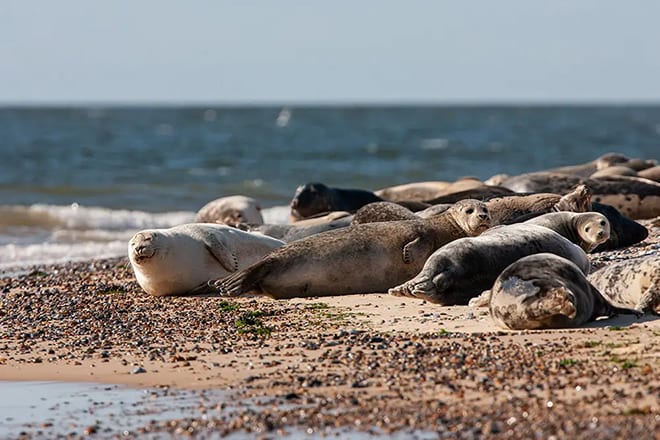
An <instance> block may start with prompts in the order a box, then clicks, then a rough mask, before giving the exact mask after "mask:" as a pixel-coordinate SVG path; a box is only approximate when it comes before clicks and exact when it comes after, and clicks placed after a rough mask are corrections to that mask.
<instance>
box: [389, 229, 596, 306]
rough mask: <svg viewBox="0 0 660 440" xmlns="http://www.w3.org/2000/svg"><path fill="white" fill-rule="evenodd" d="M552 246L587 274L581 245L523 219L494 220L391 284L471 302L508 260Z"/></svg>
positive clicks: (415, 294) (424, 295)
mask: <svg viewBox="0 0 660 440" xmlns="http://www.w3.org/2000/svg"><path fill="white" fill-rule="evenodd" d="M541 252H550V253H553V254H556V255H560V256H562V257H564V258H567V259H569V260H571V261H573V262H574V263H575V264H577V265H578V267H579V268H580V270H582V271H583V272H584V273H585V274H586V273H587V272H588V271H589V260H588V259H587V256H586V254H585V253H584V251H583V250H582V249H580V248H579V247H578V246H576V245H575V244H573V243H571V242H570V241H568V239H566V238H564V237H563V236H561V235H560V234H558V233H557V232H555V231H553V230H551V229H548V228H545V227H543V226H538V225H532V224H526V223H519V224H515V225H506V226H496V227H494V228H491V229H489V230H487V231H486V232H484V233H483V234H481V235H479V236H477V237H469V238H461V239H459V240H455V241H453V242H451V243H448V244H446V245H444V246H443V247H441V248H440V249H438V250H437V251H435V252H434V253H433V255H431V256H430V257H429V258H428V260H427V261H426V263H425V264H424V267H423V268H422V270H421V271H420V272H419V274H417V276H415V277H414V278H412V279H411V280H409V281H407V282H405V283H403V284H401V285H399V286H397V287H394V288H392V289H389V293H390V294H391V295H395V296H406V297H410V298H418V299H423V300H426V301H429V302H432V303H436V304H442V305H455V304H467V303H468V301H469V300H470V298H473V297H476V296H477V295H479V294H480V293H481V292H483V291H484V290H488V289H490V288H491V286H492V285H493V282H494V281H495V279H496V278H497V277H498V275H499V274H500V273H501V272H502V270H504V268H506V267H507V266H508V265H509V264H511V263H513V262H515V261H516V260H518V259H520V258H522V257H525V256H527V255H532V254H537V253H541Z"/></svg>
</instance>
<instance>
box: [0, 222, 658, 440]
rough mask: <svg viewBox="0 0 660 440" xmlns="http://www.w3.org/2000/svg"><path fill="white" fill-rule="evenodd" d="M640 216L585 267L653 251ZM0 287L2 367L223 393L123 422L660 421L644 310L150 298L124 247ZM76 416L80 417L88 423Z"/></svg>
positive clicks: (635, 426) (561, 433)
mask: <svg viewBox="0 0 660 440" xmlns="http://www.w3.org/2000/svg"><path fill="white" fill-rule="evenodd" d="M643 223H644V224H645V225H646V226H647V227H648V228H649V230H650V231H651V235H650V237H649V239H647V240H646V241H644V242H642V243H640V244H639V245H636V246H632V247H630V248H628V249H624V250H618V251H613V252H607V253H602V254H596V255H595V256H593V258H592V260H593V263H594V266H596V267H598V266H600V265H602V264H606V262H608V261H613V260H618V259H625V258H630V257H632V256H635V255H641V254H645V253H651V252H653V253H657V252H658V251H659V250H660V219H656V220H651V221H645V222H643ZM0 291H1V292H2V294H1V295H0V380H12V381H18V380H21V381H44V380H56V381H66V382H99V383H107V384H125V385H129V386H133V387H149V388H153V389H160V390H163V389H167V390H177V389H191V390H193V391H194V392H196V393H200V394H203V393H204V392H205V391H206V390H214V391H215V390H217V391H222V392H221V393H220V394H219V395H220V396H228V397H210V398H208V399H206V400H205V403H204V404H203V405H202V406H203V407H204V408H206V407H208V408H216V409H219V410H217V411H215V412H214V413H213V414H211V413H209V412H208V411H203V409H200V411H199V415H197V416H194V415H189V416H186V417H179V418H171V419H168V420H159V421H155V422H153V423H145V424H144V426H139V427H137V428H135V429H133V430H131V431H130V432H129V433H128V434H129V435H128V437H130V436H142V435H145V434H147V433H169V432H172V433H178V434H188V435H193V434H195V435H197V436H200V437H202V438H204V437H208V438H214V437H217V436H220V435H227V434H230V433H238V434H241V433H246V432H248V433H249V435H250V436H254V435H255V434H258V436H263V438H277V437H279V436H281V435H283V434H284V433H286V432H289V433H302V434H305V433H310V432H311V433H312V434H319V433H321V434H322V433H330V434H331V435H336V434H337V431H335V429H337V428H340V429H342V431H341V432H343V433H346V432H354V433H355V432H365V433H369V432H372V433H391V432H398V433H406V432H407V433H411V432H413V433H414V432H417V433H418V435H420V436H421V435H422V434H423V433H427V434H428V433H432V434H433V436H434V437H438V438H481V437H484V436H488V437H501V438H534V437H540V438H549V437H551V436H555V437H556V438H589V439H600V438H603V439H605V438H622V437H630V436H635V437H636V438H637V439H647V438H648V439H653V438H655V439H658V438H660V437H659V436H658V434H657V433H658V432H660V405H659V403H658V402H659V401H660V319H658V318H657V317H655V316H644V317H643V318H640V319H637V318H634V317H628V316H621V317H615V318H611V319H604V320H599V321H597V322H595V323H592V324H590V325H589V326H586V327H585V328H580V329H570V330H553V331H524V332H516V331H504V330H501V329H499V328H497V327H496V326H495V325H494V323H493V322H492V321H491V319H490V317H489V316H488V314H487V311H486V309H470V308H468V307H440V306H436V305H432V304H428V303H424V302H421V301H413V300H408V299H402V298H396V297H390V296H388V295H382V294H372V295H353V296H343V297H329V298H318V299H309V300H308V299H296V300H289V301H274V300H270V299H268V298H242V299H237V300H229V301H228V300H224V299H222V298H216V297H179V298H152V297H149V296H148V295H146V294H145V293H143V292H142V291H141V289H140V288H139V286H138V285H137V283H136V282H135V279H134V277H133V274H132V272H131V270H130V266H129V265H128V262H127V259H115V260H102V261H93V262H87V263H75V264H67V265H60V266H46V267H39V268H31V269H30V270H29V272H28V273H26V274H23V275H20V276H13V277H6V278H3V279H1V280H0ZM248 403H249V404H248ZM99 423H100V424H103V423H104V422H103V420H101V421H99ZM87 428H89V427H79V429H76V430H74V431H75V433H76V435H80V436H84V435H85V434H86V432H85V429H87ZM100 428H107V427H97V429H96V430H95V432H97V433H98V434H97V435H101V437H104V436H107V437H112V436H114V435H115V433H113V431H112V429H109V430H108V429H105V430H103V429H100ZM87 433H88V432H87ZM302 434H301V435H302ZM116 435H118V436H119V435H120V434H119V433H117V434H116ZM121 435H122V436H123V434H121ZM26 436H28V437H29V436H31V434H30V431H27V434H26ZM124 438H125V437H124Z"/></svg>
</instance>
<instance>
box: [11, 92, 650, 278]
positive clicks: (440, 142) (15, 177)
mask: <svg viewBox="0 0 660 440" xmlns="http://www.w3.org/2000/svg"><path fill="white" fill-rule="evenodd" d="M611 151H618V152H621V153H624V154H626V155H629V156H633V157H643V158H655V159H660V106H639V107H635V106H624V105H621V106H606V107H580V106H551V107H542V106H508V107H478V106H462V107H461V106H458V107H430V106H425V107H361V106H356V107H350V106H349V107H318V108H313V107H276V106H272V107H215V108H213V107H195V108H187V107H173V108H162V107H157V108H150V107H142V108H141V107H130V108H103V107H89V108H83V107H79V108H0V158H1V160H0V270H7V269H8V268H12V267H17V266H26V265H31V264H39V263H51V262H62V261H69V260H80V259H88V258H97V257H109V256H119V255H124V254H125V252H126V244H127V241H128V239H129V238H130V237H131V236H132V234H133V233H135V232H136V231H138V230H140V229H145V228H153V227H169V226H173V225H176V224H180V223H185V222H188V221H191V220H192V219H193V217H194V213H195V211H196V210H197V209H199V208H200V207H202V206H203V205H204V204H205V203H207V202H208V201H210V200H213V199H215V198H218V197H222V196H225V195H233V194H244V195H248V196H251V197H254V198H256V199H258V200H259V201H260V202H261V204H262V206H263V207H264V208H266V209H265V211H264V214H265V217H266V220H267V221H269V222H273V223H283V222H286V219H287V208H286V204H287V203H288V202H289V200H290V198H291V196H292V195H293V192H294V191H295V188H296V187H297V186H298V185H300V184H303V183H306V182H310V181H320V182H323V183H326V184H328V185H331V186H339V187H353V188H365V189H378V188H381V187H385V186H389V185H395V184H400V183H406V182H411V181H420V180H454V179H456V178H458V177H461V176H468V175H470V176H477V177H479V178H482V179H486V178H488V177H490V176H491V175H493V174H497V173H502V172H504V173H509V174H518V173H522V172H527V171H535V170H540V169H544V168H549V167H554V166H560V165H566V164H573V163H580V162H585V161H588V160H591V159H593V158H594V157H597V156H599V155H601V154H604V153H606V152H611Z"/></svg>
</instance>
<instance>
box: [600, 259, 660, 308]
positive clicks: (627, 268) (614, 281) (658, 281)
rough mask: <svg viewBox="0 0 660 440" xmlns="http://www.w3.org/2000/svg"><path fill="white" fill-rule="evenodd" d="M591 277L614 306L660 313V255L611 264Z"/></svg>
mask: <svg viewBox="0 0 660 440" xmlns="http://www.w3.org/2000/svg"><path fill="white" fill-rule="evenodd" d="M588 278H589V281H591V284H593V285H594V286H596V287H597V288H598V289H599V290H600V291H601V292H602V293H603V295H604V296H606V297H607V298H608V299H609V300H610V301H612V302H613V303H615V304H620V305H622V306H625V307H632V308H634V309H636V310H638V311H640V312H643V313H646V312H651V313H656V314H658V313H660V255H645V256H641V257H637V258H631V259H630V260H626V261H620V262H616V263H612V264H609V265H607V266H605V267H603V268H602V269H599V270H597V271H596V272H594V273H592V274H590V275H589V276H588Z"/></svg>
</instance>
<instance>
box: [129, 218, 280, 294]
mask: <svg viewBox="0 0 660 440" xmlns="http://www.w3.org/2000/svg"><path fill="white" fill-rule="evenodd" d="M283 244H284V243H283V242H282V241H280V240H276V239H274V238H271V237H266V236H263V235H258V234H250V233H248V232H244V231H239V230H238V229H236V228H232V227H230V226H226V225H218V224H214V223H189V224H184V225H179V226H175V227H173V228H169V229H146V230H143V231H140V232H138V233H137V234H135V235H134V236H133V238H131V240H130V241H129V242H128V258H129V260H130V262H131V266H132V267H133V271H134V272H135V278H136V279H137V282H138V284H139V285H140V287H142V289H144V291H145V292H147V293H148V294H150V295H153V296H163V295H181V294H185V293H190V292H191V291H192V290H193V289H196V288H197V286H199V285H200V284H201V283H204V282H206V281H208V280H210V279H215V278H218V277H223V276H227V275H229V274H230V273H234V272H236V271H237V270H240V269H243V268H245V267H247V266H249V265H251V264H253V263H255V262H257V261H259V260H260V259H261V258H262V257H263V256H264V255H266V254H267V253H268V252H270V251H271V250H273V249H275V248H277V247H280V246H282V245H283Z"/></svg>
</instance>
